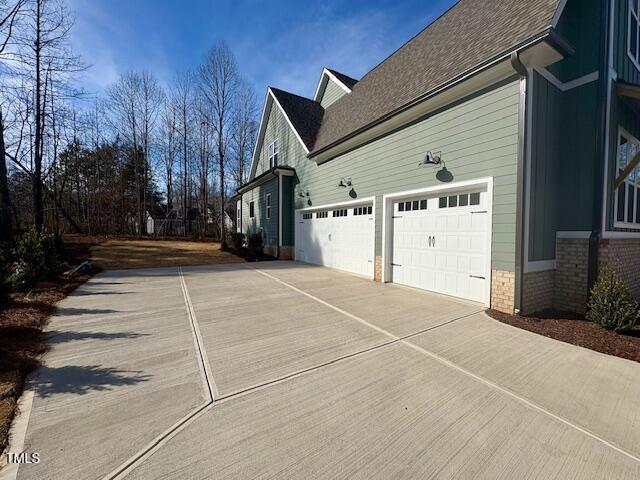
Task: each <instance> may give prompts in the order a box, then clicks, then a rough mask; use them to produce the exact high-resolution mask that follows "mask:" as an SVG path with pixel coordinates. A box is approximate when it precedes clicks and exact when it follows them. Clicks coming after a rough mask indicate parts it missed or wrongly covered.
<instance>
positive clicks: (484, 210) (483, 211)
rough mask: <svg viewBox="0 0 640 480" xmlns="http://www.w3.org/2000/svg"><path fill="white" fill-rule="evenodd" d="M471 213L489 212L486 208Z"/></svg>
mask: <svg viewBox="0 0 640 480" xmlns="http://www.w3.org/2000/svg"><path fill="white" fill-rule="evenodd" d="M471 213H472V214H473V213H487V211H486V210H478V211H477V212H471Z"/></svg>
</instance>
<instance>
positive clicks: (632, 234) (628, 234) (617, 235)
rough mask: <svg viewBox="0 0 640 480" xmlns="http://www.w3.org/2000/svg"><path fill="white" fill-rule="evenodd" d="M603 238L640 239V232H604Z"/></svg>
mask: <svg viewBox="0 0 640 480" xmlns="http://www.w3.org/2000/svg"><path fill="white" fill-rule="evenodd" d="M602 238H606V239H616V238H617V239H625V238H629V239H640V232H612V231H608V232H604V233H603V234H602Z"/></svg>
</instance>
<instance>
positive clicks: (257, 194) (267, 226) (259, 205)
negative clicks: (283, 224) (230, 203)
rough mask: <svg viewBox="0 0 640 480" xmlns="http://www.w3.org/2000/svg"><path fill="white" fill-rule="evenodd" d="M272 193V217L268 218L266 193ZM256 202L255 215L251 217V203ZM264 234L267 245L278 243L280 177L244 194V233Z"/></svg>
mask: <svg viewBox="0 0 640 480" xmlns="http://www.w3.org/2000/svg"><path fill="white" fill-rule="evenodd" d="M268 193H270V194H271V218H270V219H267V202H266V195H267V194H268ZM252 201H253V202H255V203H254V212H255V217H254V218H249V203H250V202H252ZM261 228H262V234H263V237H262V238H263V241H264V244H265V246H268V245H271V246H275V245H277V243H278V178H277V177H274V178H273V179H271V180H268V181H267V182H265V183H263V184H262V185H259V186H257V187H256V188H254V189H253V190H250V191H248V192H246V193H244V194H242V233H244V234H247V235H250V234H252V233H261V230H260V229H261Z"/></svg>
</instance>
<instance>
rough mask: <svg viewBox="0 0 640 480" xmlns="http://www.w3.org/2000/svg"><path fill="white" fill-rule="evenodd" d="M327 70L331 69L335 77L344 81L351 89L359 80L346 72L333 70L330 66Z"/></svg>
mask: <svg viewBox="0 0 640 480" xmlns="http://www.w3.org/2000/svg"><path fill="white" fill-rule="evenodd" d="M327 70H329V71H330V72H331V73H332V74H333V75H335V77H336V78H337V79H338V80H340V81H341V82H342V83H344V84H345V85H346V86H347V87H349V88H350V89H353V86H354V85H355V84H356V83H358V80H356V79H355V78H351V77H350V76H349V75H345V74H344V73H340V72H338V71H336V70H332V69H330V68H327Z"/></svg>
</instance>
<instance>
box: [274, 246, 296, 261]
mask: <svg viewBox="0 0 640 480" xmlns="http://www.w3.org/2000/svg"><path fill="white" fill-rule="evenodd" d="M278 259H279V260H293V247H290V246H286V245H283V246H282V247H280V255H279V256H278Z"/></svg>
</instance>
